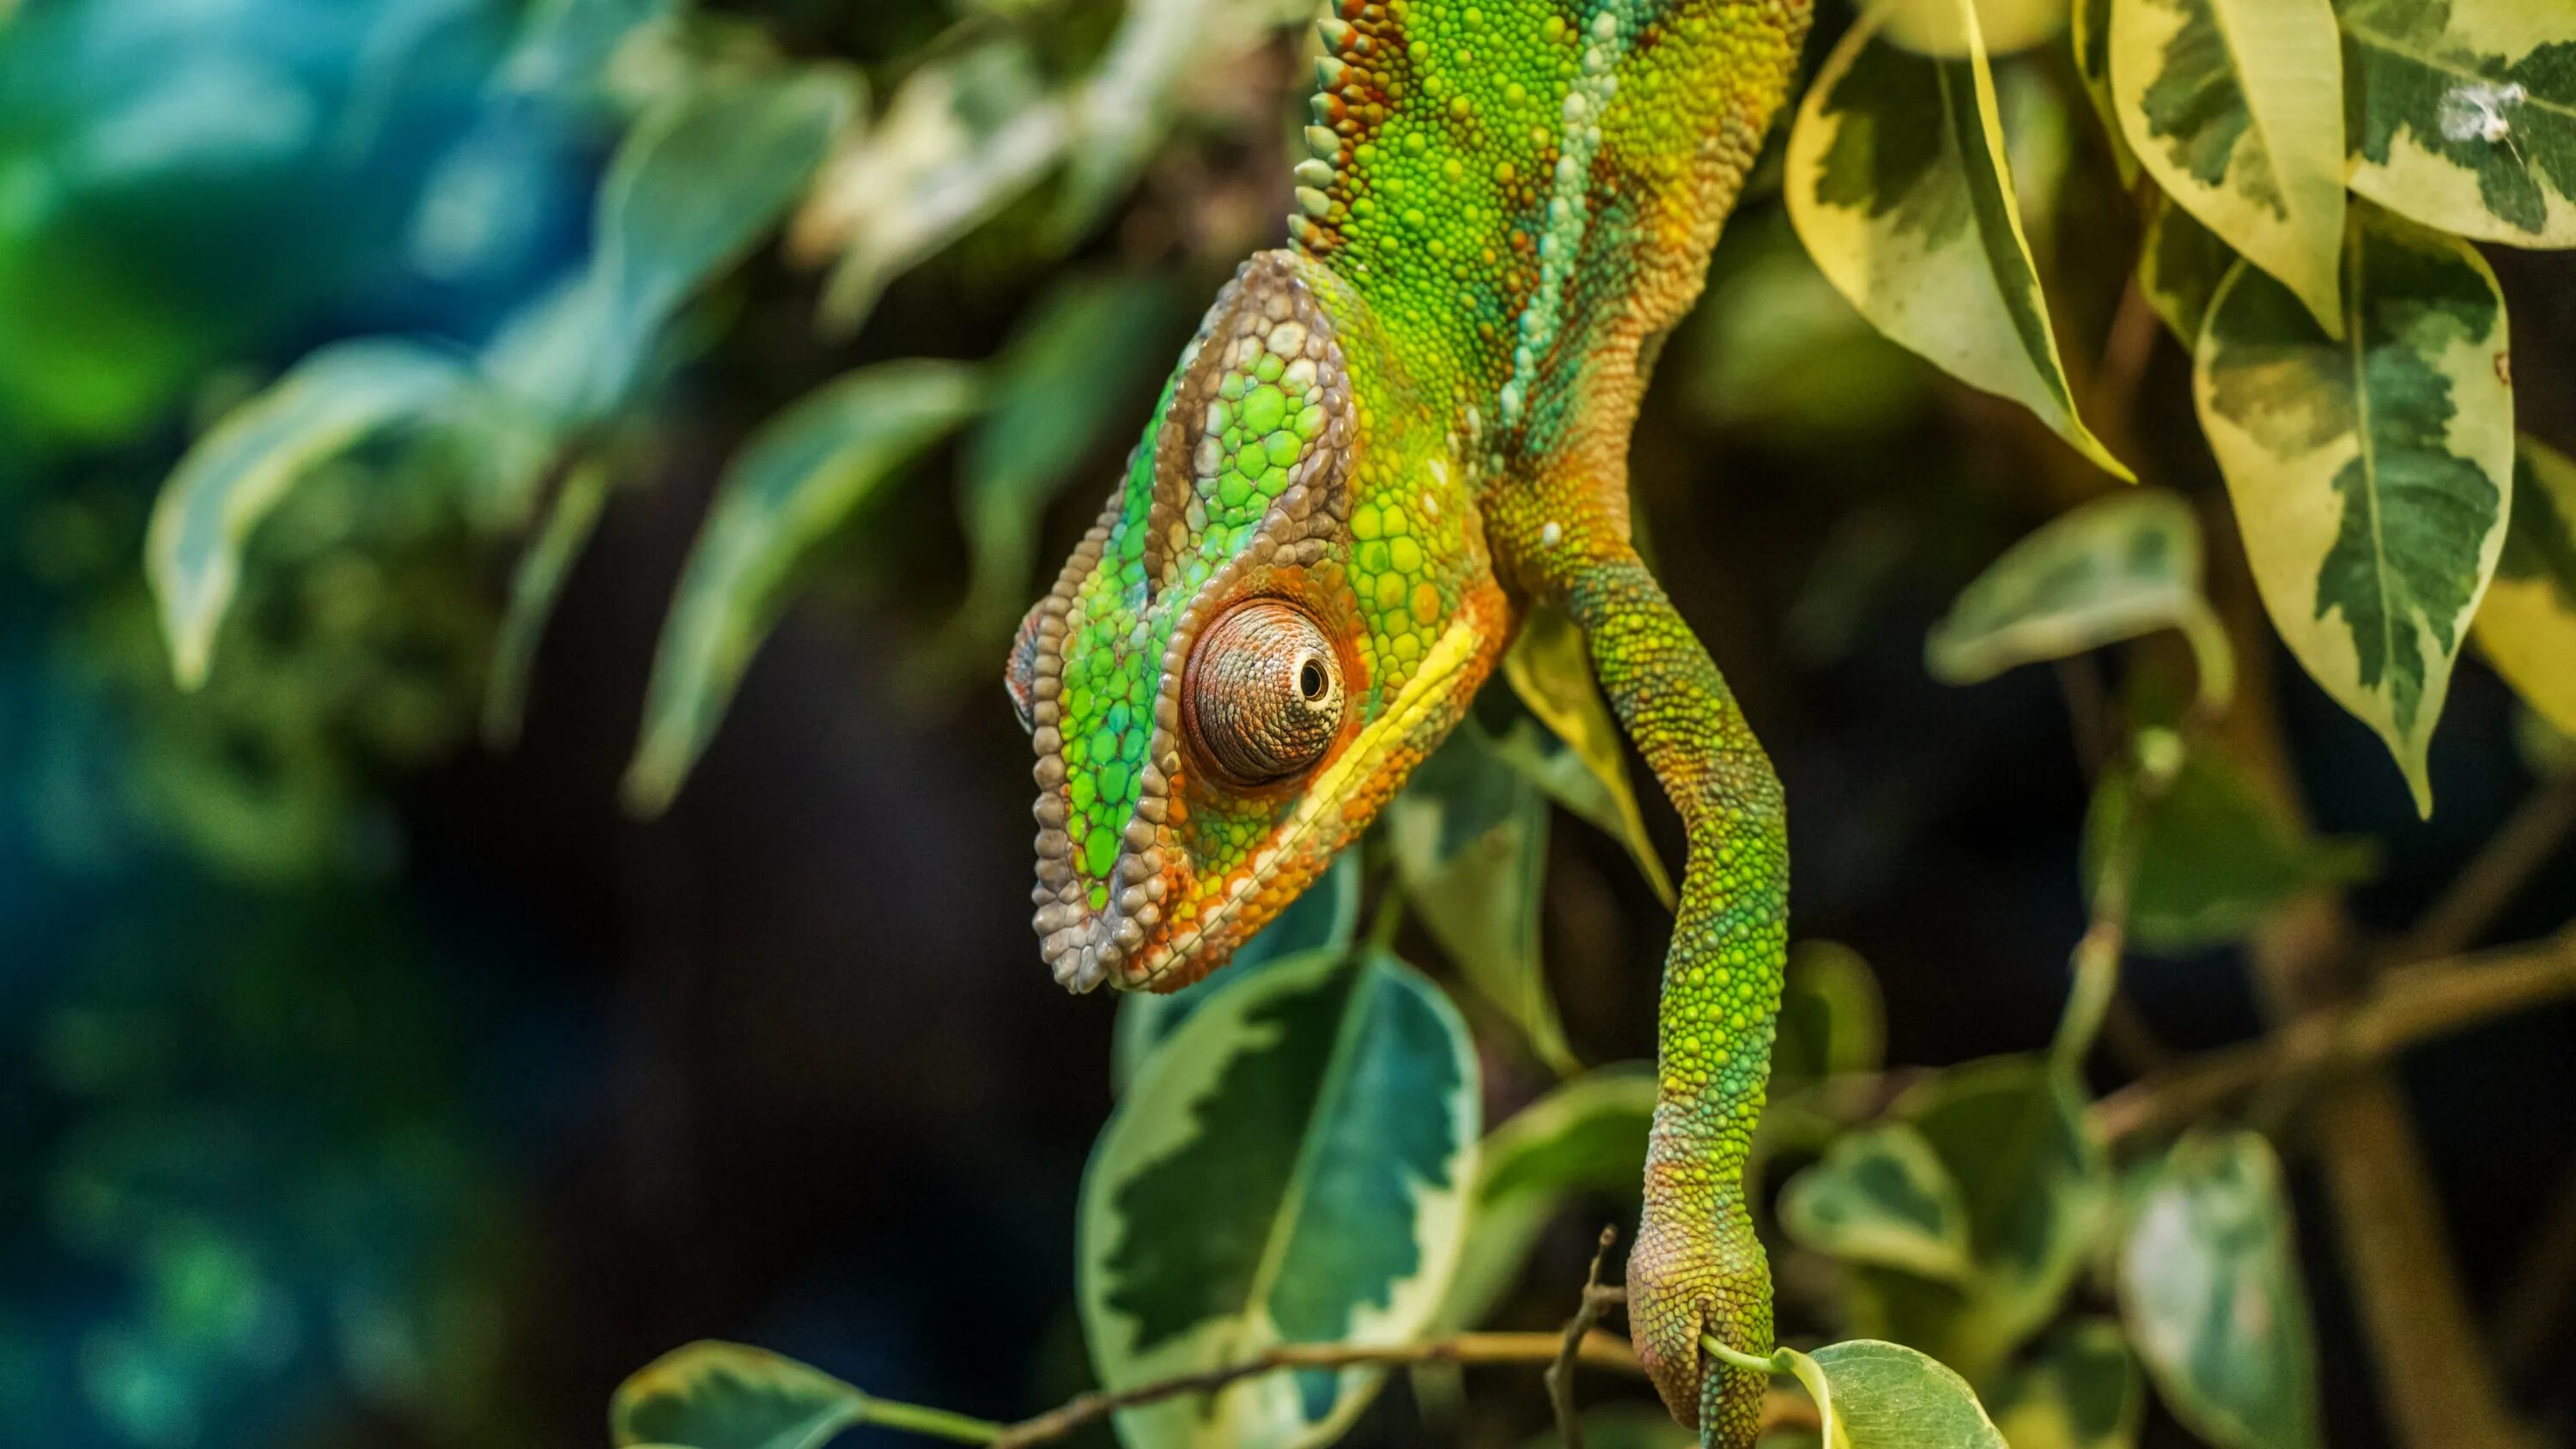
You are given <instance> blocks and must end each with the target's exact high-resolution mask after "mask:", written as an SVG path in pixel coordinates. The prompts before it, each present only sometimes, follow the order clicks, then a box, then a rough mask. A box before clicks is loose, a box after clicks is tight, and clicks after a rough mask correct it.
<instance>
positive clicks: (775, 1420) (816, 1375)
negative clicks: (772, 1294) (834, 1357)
mask: <svg viewBox="0 0 2576 1449" xmlns="http://www.w3.org/2000/svg"><path fill="white" fill-rule="evenodd" d="M867 1407H868V1396H867V1395H865V1394H863V1393H861V1392H859V1391H858V1390H857V1389H854V1388H852V1387H850V1386H849V1385H848V1384H845V1383H843V1382H841V1381H840V1380H839V1379H836V1378H833V1377H832V1376H831V1375H829V1374H826V1373H822V1372H820V1371H818V1370H815V1369H811V1368H807V1367H806V1366H805V1365H803V1364H801V1363H798V1362H796V1361H795V1360H794V1359H791V1358H785V1357H782V1356H780V1355H778V1354H774V1353H771V1352H769V1351H768V1350H767V1349H760V1348H751V1347H747V1346H745V1345H743V1344H738V1343H692V1344H689V1345H687V1346H686V1347H684V1348H675V1349H673V1350H671V1351H670V1352H669V1353H666V1354H664V1355H662V1356H661V1357H660V1358H658V1359H655V1360H654V1361H653V1362H651V1363H650V1364H647V1365H645V1366H644V1367H643V1368H641V1369H639V1370H637V1371H636V1373H635V1376H634V1377H632V1378H630V1379H628V1380H627V1381H626V1382H625V1383H622V1384H620V1385H618V1386H617V1394H616V1397H614V1398H613V1399H611V1400H610V1401H609V1406H608V1430H609V1438H610V1441H611V1442H613V1443H615V1444H617V1445H618V1446H620V1449H641V1446H646V1445H673V1446H685V1449H816V1446H819V1445H821V1444H823V1443H824V1442H826V1441H827V1440H829V1439H831V1438H832V1436H833V1435H835V1434H838V1433H840V1432H841V1431H842V1430H843V1429H846V1428H848V1427H849V1426H851V1425H852V1424H855V1423H858V1422H859V1420H860V1417H861V1416H862V1415H863V1414H865V1413H866V1412H867Z"/></svg>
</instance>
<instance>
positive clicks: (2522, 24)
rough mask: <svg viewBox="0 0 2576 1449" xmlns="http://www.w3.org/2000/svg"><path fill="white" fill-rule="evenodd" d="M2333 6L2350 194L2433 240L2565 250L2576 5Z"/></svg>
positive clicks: (2574, 200)
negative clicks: (2459, 238)
mask: <svg viewBox="0 0 2576 1449" xmlns="http://www.w3.org/2000/svg"><path fill="white" fill-rule="evenodd" d="M2336 8H2337V17H2338V18H2339V19H2340V20H2341V21H2342V23H2343V39H2344V77H2345V80H2344V90H2345V100H2344V104H2345V111H2346V116H2347V118H2348V120H2347V132H2348V135H2349V137H2350V140H2351V145H2352V151H2353V165H2352V189H2353V190H2355V191H2357V192H2359V193H2361V194H2362V195H2364V196H2367V197H2369V198H2370V199H2371V200H2373V201H2376V202H2378V203H2379V204H2380V205H2382V206H2385V207H2387V208H2388V209H2389V210H2391V211H2395V212H2399V213H2401V214H2403V215H2405V216H2408V217H2411V218H2413V219H2414V220H2416V221H2420V222H2422V223H2424V224H2425V225H2426V226H2429V227H2433V228H2435V229H2436V230H2439V231H2448V232H2457V233H2459V234H2461V235H2463V236H2472V237H2476V238H2478V239H2480V240H2482V241H2495V242H2505V243H2508V244H2510V245H2513V246H2524V247H2576V8H2571V7H2569V6H2566V5H2559V4H2535V3H2532V0H2340V3H2339V4H2338V5H2337V7H2336Z"/></svg>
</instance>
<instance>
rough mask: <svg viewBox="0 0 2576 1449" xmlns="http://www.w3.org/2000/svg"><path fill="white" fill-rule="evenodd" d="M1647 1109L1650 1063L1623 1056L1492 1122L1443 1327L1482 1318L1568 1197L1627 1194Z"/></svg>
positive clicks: (1640, 1165)
mask: <svg viewBox="0 0 2576 1449" xmlns="http://www.w3.org/2000/svg"><path fill="white" fill-rule="evenodd" d="M1654 1116H1655V1074H1654V1068H1653V1066H1652V1064H1650V1063H1646V1062H1622V1063H1618V1064H1615V1065H1612V1066H1606V1067H1600V1068H1597V1069H1595V1070H1593V1071H1590V1072H1586V1073H1585V1074H1583V1075H1582V1076H1579V1077H1576V1078H1575V1079H1574V1080H1572V1081H1570V1082H1565V1083H1563V1084H1561V1085H1559V1086H1557V1087H1556V1088H1555V1089H1554V1090H1552V1091H1550V1092H1549V1093H1548V1094H1547V1095H1546V1096H1543V1097H1541V1098H1539V1099H1538V1100H1537V1101H1535V1102H1532V1103H1531V1104H1529V1105H1528V1106H1526V1107H1523V1108H1522V1109H1521V1110H1520V1111H1519V1112H1517V1113H1515V1114H1513V1116H1512V1118H1511V1120H1509V1121H1507V1122H1505V1123H1503V1125H1502V1126H1500V1127H1497V1128H1495V1129H1494V1131H1493V1133H1492V1135H1490V1136H1488V1137H1487V1138H1486V1139H1485V1145H1484V1148H1483V1150H1482V1152H1481V1153H1480V1154H1479V1157H1478V1171H1477V1174H1476V1191H1475V1197H1474V1202H1475V1209H1474V1212H1473V1214H1472V1219H1473V1221H1474V1223H1475V1232H1474V1233H1473V1234H1472V1235H1471V1236H1470V1237H1469V1239H1468V1242H1467V1245H1466V1248H1465V1252H1464V1256H1463V1257H1462V1258H1461V1259H1460V1261H1459V1264H1458V1274H1457V1276H1456V1277H1455V1278H1454V1279H1452V1280H1451V1282H1450V1285H1449V1298H1448V1301H1447V1302H1446V1303H1445V1304H1443V1305H1442V1307H1441V1310H1440V1319H1439V1322H1440V1325H1441V1327H1443V1328H1445V1329H1449V1330H1452V1331H1457V1330H1464V1329H1467V1328H1470V1327H1473V1326H1474V1325H1476V1324H1478V1323H1482V1322H1483V1321H1485V1318H1486V1316H1487V1315H1488V1314H1490V1313H1491V1312H1493V1310H1494V1308H1495V1306H1496V1305H1498V1304H1500V1303H1501V1302H1502V1299H1503V1295H1504V1294H1505V1293H1506V1292H1508V1291H1509V1290H1510V1288H1511V1286H1512V1282H1513V1280H1514V1279H1516V1278H1518V1277H1519V1276H1520V1272H1521V1266H1522V1264H1523V1263H1524V1262H1526V1261H1527V1259H1528V1258H1529V1252H1530V1248H1531V1246H1532V1245H1533V1244H1535V1243H1536V1242H1537V1241H1538V1236H1539V1233H1540V1232H1541V1231H1542V1230H1543V1229H1545V1228H1546V1226H1547V1225H1548V1223H1549V1222H1550V1221H1551V1220H1553V1219H1554V1218H1555V1216H1556V1215H1557V1213H1559V1212H1560V1211H1562V1210H1563V1209H1564V1207H1565V1205H1566V1202H1567V1200H1568V1199H1570V1198H1572V1197H1574V1196H1576V1195H1578V1194H1596V1193H1615V1194H1626V1195H1630V1196H1633V1195H1634V1194H1635V1193H1636V1192H1637V1190H1638V1184H1639V1183H1640V1182H1641V1181H1642V1180H1643V1178H1644V1176H1645V1171H1646V1133H1647V1131H1648V1129H1649V1128H1651V1127H1652V1125H1653V1123H1654Z"/></svg>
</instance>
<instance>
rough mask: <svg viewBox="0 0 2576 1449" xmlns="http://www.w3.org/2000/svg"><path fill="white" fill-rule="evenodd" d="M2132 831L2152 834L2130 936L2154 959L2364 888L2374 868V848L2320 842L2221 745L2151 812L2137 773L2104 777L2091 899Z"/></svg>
mask: <svg viewBox="0 0 2576 1449" xmlns="http://www.w3.org/2000/svg"><path fill="white" fill-rule="evenodd" d="M2131 830H2142V831H2144V832H2145V835H2144V837H2143V838H2142V839H2141V840H2140V842H2139V844H2138V846H2137V852H2138V853H2137V872H2136V875H2135V877H2134V878H2133V880H2132V882H2131V884H2130V887H2129V935H2130V938H2131V939H2133V940H2134V941H2136V942H2137V944H2138V945H2140V946H2143V947H2145V948H2147V949H2149V950H2156V951H2188V950H2194V949H2197V948H2199V947H2203V946H2210V945H2216V944H2218V943H2221V942H2225V941H2232V940H2235V939H2236V938H2238V937H2240V936H2242V935H2243V934H2245V932H2247V931H2248V930H2251V929H2252V928H2253V926H2254V923H2255V922H2256V921H2257V920H2259V919H2261V918H2262V916H2263V914H2264V912H2266V911H2268V910H2269V909H2271V908H2272V907H2273V906H2275V905H2277V904H2279V903H2280V902H2282V901H2285V900H2288V899H2289V898H2290V897H2292V896H2295V895H2299V894H2301V893H2302V892H2305V891H2309V890H2313V889H2315V888H2317V887H2319V886H2325V885H2336V884H2341V883H2345V882H2349V881H2354V880H2359V879H2361V878H2363V877H2365V876H2367V875H2368V874H2369V873H2370V870H2371V866H2372V864H2373V861H2374V852H2373V850H2372V849H2371V846H2370V843H2369V842H2368V841H2366V840H2362V841H2346V840H2321V839H2318V838H2317V837H2316V836H2314V835H2313V834H2310V833H2309V832H2308V831H2307V830H2306V829H2305V828H2304V827H2303V826H2301V825H2299V824H2298V823H2296V822H2294V821H2290V820H2285V819H2283V818H2282V816H2281V815H2280V813H2279V812H2278V811H2276V810H2274V809H2272V808H2270V807H2269V806H2267V805H2266V804H2265V803H2264V801H2263V799H2262V797H2261V796H2260V795H2258V794H2257V793H2256V792H2255V790H2254V787H2253V785H2252V784H2251V783H2250V782H2248V781H2247V780H2246V778H2245V775H2244V772H2243V771H2242V770H2241V769H2239V768H2238V767H2237V765H2236V764H2235V762H2234V761H2233V760H2231V759H2229V758H2228V757H2227V756H2226V755H2225V754H2224V753H2222V752H2221V750H2220V746H2219V745H2218V743H2217V742H2216V741H2214V740H2204V741H2202V742H2200V743H2198V744H2196V745H2194V747H2193V748H2191V749H2190V750H2188V751H2185V752H2184V753H2183V756H2182V765H2181V767H2180V769H2179V770H2178V771H2177V772H2176V773H2175V774H2174V776H2173V777H2172V779H2171V780H2169V781H2168V782H2167V783H2166V785H2165V787H2164V791H2163V794H2162V796H2161V797H2160V798H2158V799H2157V800H2156V801H2155V802H2154V803H2153V804H2142V803H2141V800H2140V797H2139V792H2138V787H2137V771H2136V769H2135V768H2134V766H2133V765H2129V764H2125V763H2124V765H2123V766H2122V767H2121V768H2120V769H2118V770H2115V771H2111V772H2107V773H2106V774H2105V775H2104V776H2103V778H2102V782H2101V783H2100V784H2099V785H2098V786H2096V787H2095V789H2094V791H2093V805H2092V808H2091V810H2090V811H2088V812H2087V813H2086V815H2085V819H2084V864H2083V869H2084V880H2085V889H2086V894H2087V895H2088V896H2089V895H2091V894H2092V893H2093V892H2094V891H2096V890H2098V889H2099V888H2100V884H2101V876H2102V871H2103V869H2104V863H2105V862H2106V861H2109V860H2110V859H2111V858H2112V856H2113V854H2114V851H2115V848H2116V845H2115V843H2116V842H2117V841H2118V840H2119V839H2120V837H2121V836H2122V835H2123V834H2124V833H2125V832H2127V831H2131Z"/></svg>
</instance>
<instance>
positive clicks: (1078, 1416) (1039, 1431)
mask: <svg viewBox="0 0 2576 1449" xmlns="http://www.w3.org/2000/svg"><path fill="white" fill-rule="evenodd" d="M1564 1349H1565V1342H1564V1336H1563V1335H1561V1334H1555V1333H1462V1334H1459V1335H1457V1336H1456V1337H1454V1338H1439V1339H1433V1340H1432V1341H1430V1342H1428V1343H1399V1344H1389V1345H1385V1346H1382V1347H1380V1346H1369V1345H1361V1344H1348V1343H1289V1344H1281V1345H1280V1346H1279V1347H1277V1348H1274V1349H1271V1350H1270V1351H1269V1352H1267V1353H1262V1354H1257V1355H1255V1356H1254V1357H1252V1358H1248V1359H1245V1360H1244V1361H1243V1362H1241V1363H1232V1364H1226V1365H1224V1366H1222V1367H1219V1368H1213V1369H1207V1370H1205V1371H1202V1372H1199V1373H1191V1374H1175V1375H1174V1376H1172V1377H1171V1378H1167V1379H1157V1380H1155V1381H1154V1382H1152V1383H1148V1384H1138V1385H1137V1386H1136V1387H1134V1388H1132V1389H1121V1390H1119V1391H1118V1392H1116V1393H1110V1394H1101V1393H1092V1394H1084V1395H1082V1396H1080V1397H1079V1398H1076V1399H1073V1400H1071V1401H1069V1402H1067V1403H1066V1404H1065V1405H1064V1406H1063V1407H1061V1408H1056V1409H1050V1410H1048V1411H1047V1412H1045V1413H1043V1414H1040V1415H1038V1416H1037V1417H1036V1418H1034V1419H1023V1420H1021V1421H1020V1422H1019V1423H1016V1424H1013V1425H1011V1426H1010V1427H1009V1428H1007V1429H1004V1430H1003V1431H1002V1432H1001V1433H1000V1434H999V1435H998V1436H996V1437H995V1438H994V1439H993V1441H992V1443H993V1445H994V1449H1022V1446H1024V1445H1029V1444H1043V1443H1046V1442H1048V1441H1049V1440H1054V1439H1061V1438H1063V1437H1064V1436H1065V1435H1067V1434H1070V1433H1072V1432H1073V1431H1074V1430H1076V1429H1079V1428H1081V1427H1082V1426H1083V1425H1085V1424H1089V1423H1092V1422H1094V1421H1096V1420H1099V1419H1103V1418H1106V1417H1108V1416H1109V1415H1111V1414H1113V1413H1116V1412H1117V1411H1118V1410H1120V1409H1132V1408H1135V1407H1137V1406H1138V1405H1140V1404H1153V1403H1160V1402H1161V1401H1163V1400H1165V1399H1176V1398H1184V1397H1191V1396H1196V1395H1201V1394H1212V1393H1215V1392H1217V1391H1218V1390H1220V1389H1223V1388H1225V1387H1227V1386H1228V1385H1231V1384H1233V1383H1236V1382H1238V1381H1240V1380H1243V1379H1248V1378H1256V1377H1258V1376H1260V1375H1262V1374H1268V1373H1277V1372H1279V1371H1280V1370H1282V1369H1313V1368H1358V1367H1363V1366H1376V1367H1398V1366H1402V1365H1406V1364H1424V1363H1454V1364H1552V1363H1554V1362H1556V1361H1557V1359H1558V1357H1559V1356H1560V1355H1561V1354H1563V1352H1564ZM1575 1356H1576V1357H1577V1358H1579V1359H1581V1360H1582V1362H1583V1363H1585V1364H1586V1365H1588V1366H1590V1367H1593V1368H1601V1369H1611V1370H1614V1371H1616V1372H1619V1373H1626V1374H1640V1375H1642V1374H1643V1373H1644V1372H1645V1369H1644V1368H1643V1367H1642V1366H1641V1365H1639V1364H1638V1362H1637V1356H1636V1354H1634V1353H1633V1352H1631V1351H1630V1350H1629V1348H1628V1345H1627V1344H1625V1343H1623V1342H1621V1341H1620V1340H1619V1339H1617V1338H1615V1337H1613V1336H1611V1335H1610V1334H1607V1333H1601V1332H1594V1333H1590V1334H1587V1335H1585V1336H1584V1339H1583V1341H1582V1343H1581V1345H1580V1348H1579V1350H1578V1352H1577V1353H1576V1355H1575Z"/></svg>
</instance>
